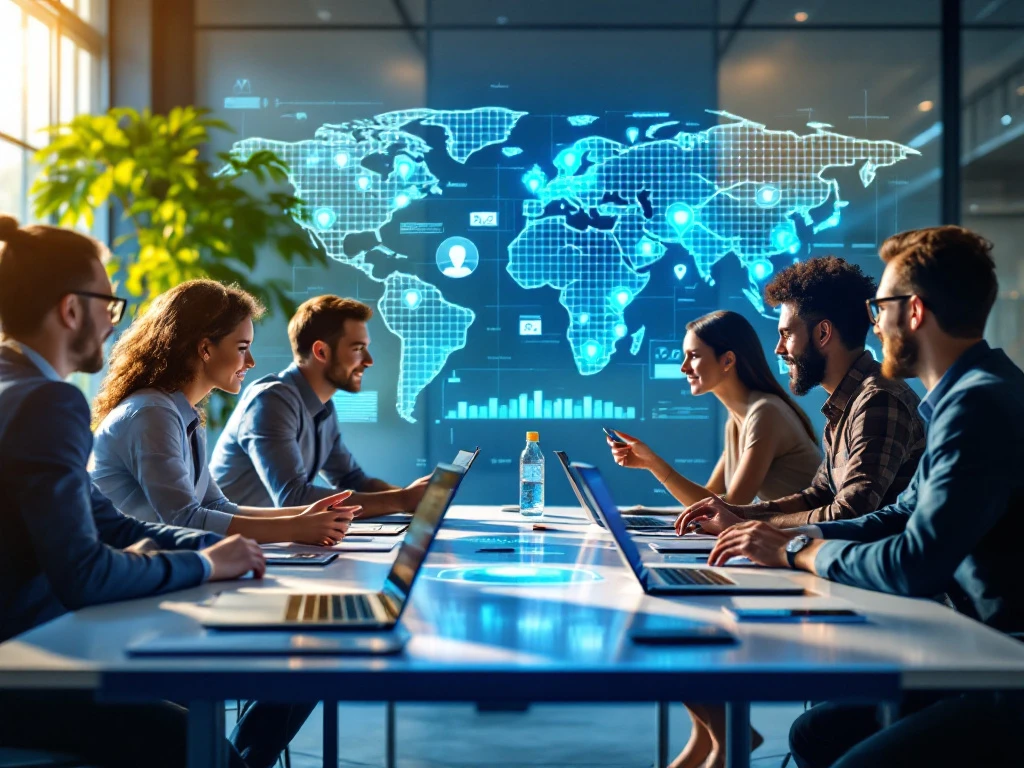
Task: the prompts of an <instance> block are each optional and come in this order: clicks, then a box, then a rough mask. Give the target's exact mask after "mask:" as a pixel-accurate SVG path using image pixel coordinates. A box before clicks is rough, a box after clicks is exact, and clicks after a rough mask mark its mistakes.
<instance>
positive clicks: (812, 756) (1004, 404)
mask: <svg viewBox="0 0 1024 768" xmlns="http://www.w3.org/2000/svg"><path fill="white" fill-rule="evenodd" d="M991 248H992V245H991V243H989V242H988V241H987V240H985V239H984V238H983V237H981V236H979V235H977V234H975V233H973V232H971V231H969V230H966V229H962V228H960V227H953V226H944V227H932V228H929V229H921V230H914V231H910V232H904V233H902V234H899V235H895V236H893V237H890V238H889V239H888V240H886V241H885V242H884V243H883V244H882V249H881V257H882V260H883V261H885V263H886V267H885V272H884V274H883V275H882V280H881V283H880V284H879V286H878V295H877V297H876V298H874V299H870V300H869V301H868V302H867V305H868V314H869V315H870V318H871V322H873V323H874V328H875V333H876V334H877V335H878V336H879V337H881V339H882V351H883V353H884V356H885V361H884V365H883V369H882V371H883V373H884V374H886V375H888V376H916V377H917V378H919V379H920V380H921V383H922V384H924V386H925V389H927V390H928V394H927V395H926V396H925V398H924V400H922V401H921V404H920V406H919V410H920V412H921V416H922V417H923V418H924V420H925V422H926V423H927V426H928V435H927V445H926V447H925V452H924V454H923V455H922V456H921V462H920V464H919V465H918V468H917V472H916V473H915V474H914V477H913V479H912V480H911V482H910V485H909V486H908V487H907V489H906V490H905V491H904V492H903V493H902V494H900V496H899V498H898V499H897V500H896V501H895V502H894V503H892V504H889V505H887V506H885V507H882V508H881V509H879V510H878V511H877V512H875V513H873V514H870V515H866V516H864V517H861V518H858V519H856V520H843V521H838V522H828V523H822V524H821V525H812V526H806V527H805V528H803V529H802V530H788V531H786V530H779V529H778V528H775V527H773V526H770V525H767V524H765V523H762V522H746V523H741V524H739V525H735V526H733V527H731V528H730V529H729V530H727V531H726V532H725V533H723V534H722V535H721V536H719V539H718V542H717V543H716V546H715V550H714V551H713V552H712V553H711V556H710V559H709V562H711V563H712V564H719V563H722V562H724V560H725V559H727V558H729V557H732V556H734V555H745V556H747V557H749V558H750V559H752V560H754V561H755V562H757V563H759V564H762V565H767V566H774V567H782V568H785V567H789V568H796V569H800V570H805V571H810V572H811V573H815V574H817V575H819V576H822V577H824V578H827V579H831V580H832V581H837V582H840V583H842V584H849V585H851V586H855V587H860V588H862V589H872V590H877V591H879V592H888V593H890V594H896V595H906V596H910V597H928V596H931V595H935V594H937V593H940V592H945V593H946V594H947V595H948V596H949V598H950V600H951V602H952V603H953V604H954V605H955V606H956V608H957V609H958V610H960V611H961V612H963V613H965V614H967V615H968V616H970V617H972V618H974V619H977V620H979V621H982V622H984V623H985V624H987V625H989V626H990V627H993V628H994V629H997V630H1000V631H1003V632H1006V633H1010V634H1013V635H1016V636H1018V637H1020V636H1021V633H1024V588H1022V586H1021V578H1020V563H1021V557H1022V554H1024V553H1022V546H1024V545H1022V543H1021V542H1022V541H1024V475H1022V474H1021V471H1020V468H1021V465H1022V464H1024V399H1022V398H1021V393H1022V392H1024V372H1022V371H1021V370H1020V368H1018V367H1017V366H1016V365H1014V364H1013V363H1012V362H1011V361H1010V359H1009V358H1008V357H1007V356H1006V355H1005V354H1004V353H1003V351H1002V350H999V349H992V348H991V347H989V345H988V344H987V343H986V342H985V341H984V340H983V339H982V335H983V333H984V330H985V323H986V321H987V319H988V315H989V312H990V311H991V309H992V305H993V304H994V303H995V299H996V295H997V292H998V284H997V282H996V275H995V263H994V261H993V260H992V256H991ZM701 503H702V504H703V503H704V502H701ZM1022 727H1024V696H1022V694H1021V693H1020V692H1015V693H1000V692H980V693H978V692H975V693H969V694H963V695H949V694H942V693H935V694H918V695H916V696H914V697H911V698H908V699H906V700H905V701H904V702H903V707H902V710H901V712H900V717H899V718H898V719H897V720H896V721H895V722H894V723H893V724H892V725H889V726H888V727H883V726H882V724H881V721H880V719H879V717H878V716H877V712H876V709H875V708H874V707H865V706H854V705H846V704H832V703H826V704H819V705H818V706H816V707H813V708H811V709H810V710H808V711H807V712H805V713H804V714H803V715H801V716H800V717H799V718H798V719H797V721H796V722H795V723H794V724H793V728H792V730H791V731H790V746H791V748H792V750H793V755H794V757H795V759H796V763H797V765H798V766H799V767H800V768H817V767H818V766H836V767H837V768H839V767H840V766H841V768H861V767H862V766H863V768H868V767H869V766H870V767H871V768H874V766H880V765H928V766H935V767H937V768H938V767H941V766H961V765H984V766H1011V765H1014V766H1016V765H1020V764H1021V762H1020V757H1021V752H1020V742H1019V734H1020V730H1021V728H1022Z"/></svg>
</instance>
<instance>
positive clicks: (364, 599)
mask: <svg viewBox="0 0 1024 768" xmlns="http://www.w3.org/2000/svg"><path fill="white" fill-rule="evenodd" d="M465 474H466V470H465V469H464V468H462V467H456V466H454V465H452V464H438V465H437V468H436V469H435V470H434V474H433V475H431V477H430V483H429V484H428V485H427V490H426V492H425V493H424V494H423V498H422V499H421V500H420V503H419V505H418V506H417V507H416V511H415V512H414V513H413V515H412V521H411V522H410V523H409V533H408V535H406V537H405V540H404V541H403V542H402V546H401V548H400V549H399V550H398V556H397V557H396V558H395V562H394V564H393V565H392V566H391V571H390V573H388V575H387V578H386V579H385V580H384V588H383V589H382V590H381V591H379V592H374V593H365V592H364V593H347V594H344V593H318V594H297V593H285V592H270V591H269V590H251V591H240V592H225V593H224V594H222V595H219V596H218V597H217V598H216V599H215V600H214V601H213V604H212V605H211V606H210V610H209V611H208V612H207V614H206V616H205V617H204V618H203V619H202V622H201V623H202V625H203V626H204V627H211V628H214V629H300V630H304V631H305V630H316V629H324V630H331V631H338V630H346V629H350V630H362V631H365V630H375V629H393V628H394V626H395V625H396V624H397V623H398V619H399V618H400V617H401V616H402V611H403V610H404V609H405V606H406V604H407V603H408V602H409V594H410V593H411V592H412V585H413V583H414V582H415V581H416V575H417V574H418V573H419V572H420V568H421V567H422V566H423V561H424V560H426V558H427V553H428V552H429V551H430V547H431V545H432V544H433V543H434V538H435V537H436V536H437V531H438V529H439V528H440V527H441V520H442V518H444V514H445V512H446V511H447V510H448V507H449V505H451V503H452V499H453V498H454V497H455V492H456V491H457V490H458V488H459V483H461V482H462V478H463V477H464V476H465Z"/></svg>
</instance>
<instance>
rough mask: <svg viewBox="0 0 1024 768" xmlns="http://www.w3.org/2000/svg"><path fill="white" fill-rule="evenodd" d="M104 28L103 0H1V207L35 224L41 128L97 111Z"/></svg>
mask: <svg viewBox="0 0 1024 768" xmlns="http://www.w3.org/2000/svg"><path fill="white" fill-rule="evenodd" d="M105 29H106V3H105V2H104V0H63V5H61V6H57V5H53V4H50V3H44V2H36V1H35V0H0V72H3V77H2V78H0V104H3V105H4V108H3V110H2V111H0V211H6V212H11V213H12V214H14V215H15V216H17V217H18V219H19V220H20V221H22V222H29V221H33V216H32V209H31V204H30V201H29V195H28V191H29V188H30V187H31V185H32V179H33V176H34V169H33V167H32V154H33V153H34V152H35V150H37V149H39V148H40V147H43V146H45V145H46V144H47V142H48V137H47V134H46V131H45V129H46V127H47V126H50V125H54V124H56V123H60V122H66V121H68V120H70V119H71V118H72V117H74V116H75V115H77V114H80V113H83V112H92V111H95V110H97V109H101V108H102V105H103V104H104V101H105V93H104V88H103V81H102V77H101V72H102V69H103V62H104V56H105V50H106V41H105V37H104V34H105ZM103 219H104V217H102V216H101V217H97V222H98V225H97V229H98V231H97V233H96V234H98V235H99V236H101V237H103V236H104V235H105V230H106V226H105V222H104V221H103Z"/></svg>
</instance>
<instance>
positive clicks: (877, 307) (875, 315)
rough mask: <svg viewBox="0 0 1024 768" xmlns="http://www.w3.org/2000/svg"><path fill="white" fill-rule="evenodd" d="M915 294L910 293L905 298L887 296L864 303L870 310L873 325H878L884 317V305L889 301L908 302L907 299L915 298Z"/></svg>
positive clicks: (869, 315) (869, 314)
mask: <svg viewBox="0 0 1024 768" xmlns="http://www.w3.org/2000/svg"><path fill="white" fill-rule="evenodd" d="M914 296H915V294H913V293H908V294H906V295H905V296H886V297H884V298H881V299H868V300H867V301H865V302H864V303H865V304H866V305H867V308H868V317H870V318H871V324H872V325H878V321H879V319H880V318H881V316H882V304H885V303H886V302H888V301H906V300H907V299H912V298H914Z"/></svg>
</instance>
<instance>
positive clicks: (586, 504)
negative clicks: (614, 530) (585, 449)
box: [555, 451, 604, 526]
mask: <svg viewBox="0 0 1024 768" xmlns="http://www.w3.org/2000/svg"><path fill="white" fill-rule="evenodd" d="M555 456H557V457H558V461H559V462H560V463H561V465H562V469H564V470H565V476H566V477H567V478H569V485H571V486H572V492H573V493H575V494H576V500H577V501H578V502H579V503H580V506H581V507H583V511H584V512H586V513H587V514H588V515H590V519H591V520H593V521H594V522H595V523H597V524H598V525H600V526H603V525H604V523H602V522H601V518H600V517H598V516H597V513H596V512H594V510H593V509H592V508H591V506H590V500H589V499H588V498H587V497H586V496H585V495H584V494H583V492H582V491H580V486H579V483H577V482H576V478H575V477H573V475H572V469H571V468H570V467H569V457H568V456H567V455H566V453H565V451H555Z"/></svg>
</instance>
